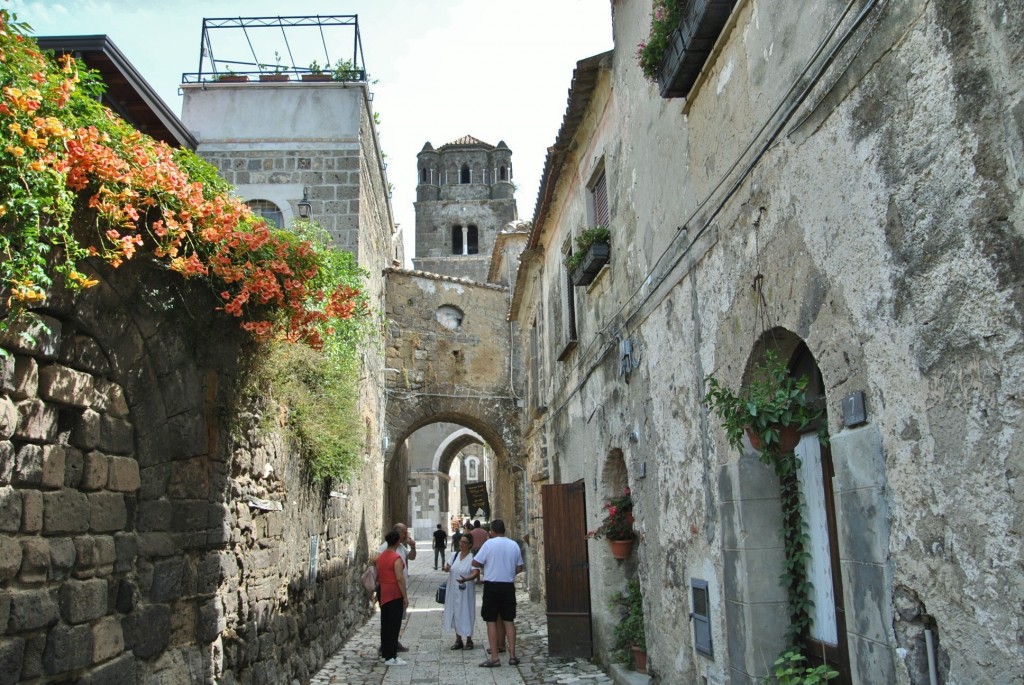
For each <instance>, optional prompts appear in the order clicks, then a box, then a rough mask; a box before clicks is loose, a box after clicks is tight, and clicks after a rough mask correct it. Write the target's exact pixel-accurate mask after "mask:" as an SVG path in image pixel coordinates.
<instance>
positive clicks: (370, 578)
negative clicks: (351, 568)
mask: <svg viewBox="0 0 1024 685" xmlns="http://www.w3.org/2000/svg"><path fill="white" fill-rule="evenodd" d="M359 582H360V583H362V584H363V589H365V590H366V591H367V592H376V591H377V589H378V588H379V587H380V584H379V583H378V582H377V566H376V565H375V564H374V565H371V566H370V567H369V568H368V569H366V570H365V571H363V575H362V576H361V577H360V578H359Z"/></svg>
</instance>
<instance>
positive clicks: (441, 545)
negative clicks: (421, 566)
mask: <svg viewBox="0 0 1024 685" xmlns="http://www.w3.org/2000/svg"><path fill="white" fill-rule="evenodd" d="M447 549H448V533H446V532H444V528H442V527H441V524H440V523H439V524H437V530H435V531H434V570H435V571H436V570H437V569H438V565H437V560H438V559H440V560H441V565H442V566H443V565H444V553H445V551H446V550H447Z"/></svg>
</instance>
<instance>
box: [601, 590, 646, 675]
mask: <svg viewBox="0 0 1024 685" xmlns="http://www.w3.org/2000/svg"><path fill="white" fill-rule="evenodd" d="M610 606H611V609H612V610H613V611H618V612H619V614H620V620H619V622H618V623H617V624H616V625H615V628H614V631H613V635H614V636H615V652H614V656H615V657H617V658H618V659H619V660H621V661H622V663H624V664H629V663H630V660H631V659H630V657H632V662H633V664H634V665H635V668H636V670H637V671H638V672H640V673H647V632H646V631H645V630H644V598H643V594H642V593H641V591H640V581H638V580H631V581H629V585H628V586H627V588H626V591H625V592H621V593H620V592H617V593H615V594H613V595H612V597H611V602H610Z"/></svg>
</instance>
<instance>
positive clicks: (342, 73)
mask: <svg viewBox="0 0 1024 685" xmlns="http://www.w3.org/2000/svg"><path fill="white" fill-rule="evenodd" d="M331 76H332V77H333V78H334V80H335V81H358V80H360V76H361V74H360V70H359V69H356V67H355V64H353V62H352V60H350V59H339V60H338V61H337V62H335V63H334V69H333V70H332V71H331Z"/></svg>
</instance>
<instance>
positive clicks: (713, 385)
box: [704, 351, 827, 464]
mask: <svg viewBox="0 0 1024 685" xmlns="http://www.w3.org/2000/svg"><path fill="white" fill-rule="evenodd" d="M808 382H809V379H808V378H807V376H801V377H800V378H795V377H794V376H791V375H790V373H789V369H788V368H786V365H785V364H783V363H782V362H780V361H779V358H778V355H777V354H776V353H775V352H774V351H769V352H768V353H766V354H765V358H764V360H763V361H761V362H760V363H758V364H757V365H756V366H755V367H754V369H753V373H752V374H751V378H750V382H749V383H748V384H747V385H746V386H744V387H743V388H742V389H741V390H740V391H739V392H733V391H732V390H730V389H729V388H727V387H726V386H724V385H723V384H722V383H721V382H720V381H719V380H718V379H717V378H715V377H714V375H710V376H708V377H707V386H708V390H707V394H706V395H705V396H704V403H705V404H706V405H707V406H708V408H709V409H711V411H713V412H714V413H715V414H716V415H718V418H719V419H720V420H721V425H722V428H724V429H725V435H726V438H727V439H728V441H729V444H730V445H732V446H733V447H735V448H736V449H742V448H743V436H744V435H748V436H749V439H750V441H751V444H752V445H753V446H754V448H755V449H757V450H758V451H759V452H760V453H761V461H762V462H764V463H765V464H771V463H772V461H773V455H774V454H775V453H777V452H779V451H791V450H792V449H793V447H795V445H794V444H790V443H791V440H787V441H786V445H787V446H788V449H785V450H782V449H781V448H782V447H783V438H784V437H789V435H790V434H793V433H795V434H797V435H799V434H800V433H802V432H804V431H805V430H806V429H807V428H808V427H809V426H810V425H811V424H812V423H813V422H815V421H817V420H818V419H819V418H820V417H821V410H820V409H818V408H817V407H816V405H815V403H814V402H813V401H811V400H809V399H808V397H807V384H808ZM819 437H820V438H821V439H822V441H823V443H824V442H825V441H826V440H827V437H826V436H825V435H824V434H823V433H821V432H819Z"/></svg>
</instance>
